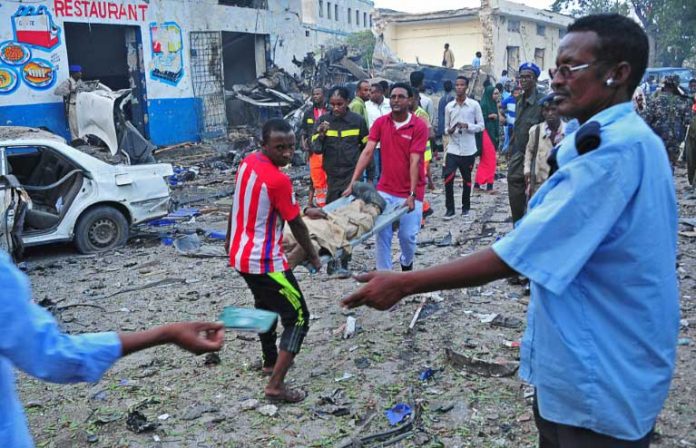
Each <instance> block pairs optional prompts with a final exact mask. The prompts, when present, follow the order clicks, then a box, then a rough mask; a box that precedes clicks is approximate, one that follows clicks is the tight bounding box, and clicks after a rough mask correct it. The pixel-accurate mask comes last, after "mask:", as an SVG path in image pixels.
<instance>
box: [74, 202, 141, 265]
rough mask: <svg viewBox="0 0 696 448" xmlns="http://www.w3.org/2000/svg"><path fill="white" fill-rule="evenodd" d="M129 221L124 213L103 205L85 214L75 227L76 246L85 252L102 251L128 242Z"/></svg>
mask: <svg viewBox="0 0 696 448" xmlns="http://www.w3.org/2000/svg"><path fill="white" fill-rule="evenodd" d="M127 240H128V221H127V220H126V217H125V216H123V213H121V212H120V211H118V210H116V209H115V208H113V207H109V206H107V205H102V206H99V207H95V208H93V209H91V210H89V211H87V212H86V213H85V214H83V215H82V216H81V217H80V219H79V221H78V222H77V226H76V227H75V246H77V250H79V251H80V252H81V253H83V254H91V253H94V252H102V251H105V250H109V249H113V248H116V247H119V246H123V245H124V244H126V241H127Z"/></svg>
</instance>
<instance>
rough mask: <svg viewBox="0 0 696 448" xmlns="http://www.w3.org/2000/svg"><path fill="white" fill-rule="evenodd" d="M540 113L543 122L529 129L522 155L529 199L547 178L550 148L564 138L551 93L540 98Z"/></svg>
mask: <svg viewBox="0 0 696 448" xmlns="http://www.w3.org/2000/svg"><path fill="white" fill-rule="evenodd" d="M541 114H542V115H543V117H544V122H543V123H540V124H536V125H534V126H532V127H531V129H530V130H529V141H528V142H527V149H526V151H525V155H524V183H525V185H526V186H527V198H528V199H531V198H532V196H534V193H535V192H536V191H537V190H539V187H541V184H543V183H544V182H546V179H548V178H549V174H550V171H551V167H550V166H549V163H548V158H549V156H550V155H551V150H552V149H553V148H554V147H556V145H558V144H559V143H561V141H562V140H563V138H565V123H564V122H563V120H561V116H560V115H558V110H557V107H556V104H555V103H554V102H553V93H551V94H549V95H547V96H545V97H544V98H542V99H541Z"/></svg>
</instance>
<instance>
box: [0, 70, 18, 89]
mask: <svg viewBox="0 0 696 448" xmlns="http://www.w3.org/2000/svg"><path fill="white" fill-rule="evenodd" d="M18 85H19V78H18V77H17V73H15V71H14V70H13V69H12V68H10V67H4V66H2V65H0V95H8V94H10V93H12V92H14V91H15V89H16V88H17V86H18Z"/></svg>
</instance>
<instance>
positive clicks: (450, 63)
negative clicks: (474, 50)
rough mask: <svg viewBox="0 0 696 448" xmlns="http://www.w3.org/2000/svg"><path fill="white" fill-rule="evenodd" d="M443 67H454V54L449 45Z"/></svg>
mask: <svg viewBox="0 0 696 448" xmlns="http://www.w3.org/2000/svg"><path fill="white" fill-rule="evenodd" d="M442 66H443V67H447V68H452V67H454V53H452V50H450V45H449V44H445V52H444V53H443V54H442Z"/></svg>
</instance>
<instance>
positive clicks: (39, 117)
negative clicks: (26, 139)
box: [0, 103, 70, 139]
mask: <svg viewBox="0 0 696 448" xmlns="http://www.w3.org/2000/svg"><path fill="white" fill-rule="evenodd" d="M0 125H4V126H29V127H33V128H38V127H45V128H48V129H50V130H51V132H53V133H54V134H59V135H61V136H63V137H65V138H66V139H69V138H70V131H69V130H68V123H67V121H66V120H65V111H64V109H63V103H43V104H28V105H21V106H0Z"/></svg>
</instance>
